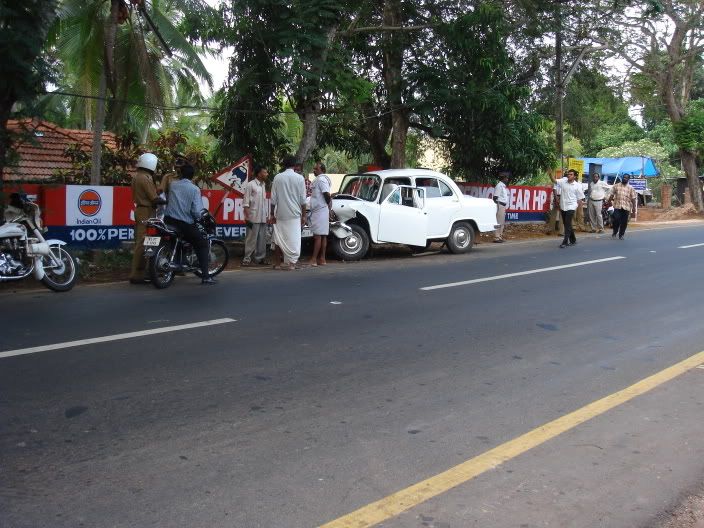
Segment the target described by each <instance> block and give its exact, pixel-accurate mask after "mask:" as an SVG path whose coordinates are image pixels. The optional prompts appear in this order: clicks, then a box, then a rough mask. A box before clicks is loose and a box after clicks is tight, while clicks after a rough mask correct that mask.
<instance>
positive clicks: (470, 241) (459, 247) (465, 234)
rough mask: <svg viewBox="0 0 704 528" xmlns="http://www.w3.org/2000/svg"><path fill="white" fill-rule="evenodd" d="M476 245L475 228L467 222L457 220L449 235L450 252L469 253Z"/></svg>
mask: <svg viewBox="0 0 704 528" xmlns="http://www.w3.org/2000/svg"><path fill="white" fill-rule="evenodd" d="M473 245H474V229H473V228H472V226H471V225H469V224H468V223H467V222H457V223H456V224H455V225H453V226H452V230H451V231H450V236H449V237H447V247H448V248H449V249H450V253H454V254H459V253H467V252H468V251H469V250H470V249H472V246H473Z"/></svg>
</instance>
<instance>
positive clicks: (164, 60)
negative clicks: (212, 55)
mask: <svg viewBox="0 0 704 528" xmlns="http://www.w3.org/2000/svg"><path fill="white" fill-rule="evenodd" d="M129 1H130V4H129V5H128V4H127V3H126V1H125V0H61V1H60V5H59V13H58V17H57V21H56V23H55V25H54V28H53V30H52V32H51V35H50V39H49V41H48V45H49V49H50V50H51V51H52V52H54V53H55V55H56V56H57V57H58V58H59V60H60V62H61V63H62V65H63V66H64V69H63V79H62V82H61V84H60V86H59V90H58V91H61V92H64V93H78V94H83V95H85V96H88V97H86V98H71V99H69V100H68V101H67V102H66V103H65V105H66V107H67V108H68V111H69V113H70V115H71V117H72V119H74V120H75V119H77V118H78V119H80V120H81V121H82V122H83V124H84V126H85V127H86V128H87V129H92V130H93V131H94V141H93V143H94V148H93V156H94V159H93V174H92V175H91V183H93V184H97V183H99V180H100V174H99V170H100V169H99V167H100V158H99V156H100V150H101V149H100V148H99V145H100V139H101V137H102V131H103V128H104V126H105V125H107V128H108V129H110V130H113V131H116V132H123V131H126V130H132V131H136V132H138V133H139V135H140V137H141V138H142V139H146V136H147V133H148V130H149V127H150V126H151V125H152V124H154V123H156V122H163V121H165V120H168V119H169V114H168V111H167V109H168V108H169V107H173V106H176V105H178V103H179V102H180V101H182V100H183V99H184V98H185V99H187V100H188V101H189V103H190V104H193V103H195V104H198V103H199V102H202V97H201V94H200V88H199V81H201V82H204V83H206V84H208V85H210V86H212V79H211V76H210V74H209V72H208V70H207V69H206V67H205V66H204V65H203V62H202V61H201V59H200V56H199V52H200V53H203V52H206V53H207V52H208V50H207V49H205V48H204V47H197V46H195V45H193V44H191V43H190V42H189V41H188V40H187V39H186V37H185V36H184V35H183V34H182V33H181V32H180V31H179V28H178V24H179V21H180V20H181V18H182V17H183V15H184V13H185V12H186V10H187V9H193V2H192V1H188V0H151V3H150V4H145V3H144V0H129ZM198 7H199V9H201V8H202V9H203V10H208V9H210V8H209V7H208V6H207V5H205V4H202V5H200V6H198ZM108 92H109V95H108ZM106 102H107V104H106ZM96 145H97V146H98V148H96Z"/></svg>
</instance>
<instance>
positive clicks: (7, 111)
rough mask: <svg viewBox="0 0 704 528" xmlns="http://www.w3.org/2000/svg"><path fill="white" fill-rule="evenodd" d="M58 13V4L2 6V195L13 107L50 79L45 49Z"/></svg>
mask: <svg viewBox="0 0 704 528" xmlns="http://www.w3.org/2000/svg"><path fill="white" fill-rule="evenodd" d="M55 10H56V1H55V0H22V1H19V2H8V1H5V2H2V3H0V52H1V53H2V61H0V191H1V190H2V188H1V186H2V181H3V169H4V167H5V163H6V158H7V153H8V148H9V147H10V144H11V141H12V138H11V137H10V134H8V131H7V121H8V120H9V119H10V117H11V115H12V111H13V107H14V106H15V105H16V104H17V103H27V102H29V101H31V100H32V99H33V98H34V97H35V95H36V94H37V92H39V91H40V90H41V89H42V87H43V83H44V82H45V80H46V79H47V78H48V76H49V70H50V69H49V64H48V61H47V57H45V56H43V55H42V48H43V45H44V40H45V38H46V35H47V32H48V30H49V26H50V25H51V23H52V21H53V19H54V14H55Z"/></svg>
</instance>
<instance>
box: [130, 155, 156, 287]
mask: <svg viewBox="0 0 704 528" xmlns="http://www.w3.org/2000/svg"><path fill="white" fill-rule="evenodd" d="M158 162H159V160H158V159H157V157H156V156H155V155H154V154H151V153H146V154H142V155H141V156H140V157H139V159H137V174H135V175H134V177H133V178H132V185H131V187H132V201H133V202H134V204H135V208H134V254H133V255H132V271H131V272H130V283H132V284H143V283H145V282H148V279H146V278H145V265H144V264H145V262H144V237H145V235H146V234H147V226H145V225H144V221H145V220H148V219H149V218H152V217H154V216H155V215H156V206H157V205H160V204H163V203H164V200H163V199H161V198H160V197H159V195H158V194H157V192H156V185H155V184H154V171H156V165H157V163H158Z"/></svg>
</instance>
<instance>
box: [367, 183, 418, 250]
mask: <svg viewBox="0 0 704 528" xmlns="http://www.w3.org/2000/svg"><path fill="white" fill-rule="evenodd" d="M425 202H426V199H425V191H424V190H423V189H416V188H414V187H411V186H409V185H399V186H398V187H396V189H394V191H393V192H391V193H390V194H389V196H387V198H386V200H384V201H383V202H382V203H381V205H380V207H379V229H378V239H379V242H393V243H395V244H410V245H412V246H424V245H425V243H426V240H427V234H426V219H427V215H426V211H425Z"/></svg>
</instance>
